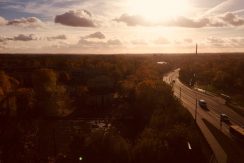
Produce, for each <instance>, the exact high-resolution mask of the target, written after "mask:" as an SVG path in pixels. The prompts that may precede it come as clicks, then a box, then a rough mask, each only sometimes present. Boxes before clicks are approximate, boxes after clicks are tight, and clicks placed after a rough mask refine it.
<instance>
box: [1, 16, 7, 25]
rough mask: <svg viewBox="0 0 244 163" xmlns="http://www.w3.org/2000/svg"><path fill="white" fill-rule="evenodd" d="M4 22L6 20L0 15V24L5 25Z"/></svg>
mask: <svg viewBox="0 0 244 163" xmlns="http://www.w3.org/2000/svg"><path fill="white" fill-rule="evenodd" d="M6 24H7V20H6V19H5V18H3V17H1V16H0V26H2V25H6Z"/></svg>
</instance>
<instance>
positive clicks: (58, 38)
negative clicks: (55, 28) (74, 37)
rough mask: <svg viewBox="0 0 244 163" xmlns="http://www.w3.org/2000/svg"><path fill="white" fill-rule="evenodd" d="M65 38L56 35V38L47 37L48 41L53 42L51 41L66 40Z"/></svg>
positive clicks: (64, 36)
mask: <svg viewBox="0 0 244 163" xmlns="http://www.w3.org/2000/svg"><path fill="white" fill-rule="evenodd" d="M66 39H67V37H66V35H58V36H52V37H47V40H48V41H53V40H66Z"/></svg>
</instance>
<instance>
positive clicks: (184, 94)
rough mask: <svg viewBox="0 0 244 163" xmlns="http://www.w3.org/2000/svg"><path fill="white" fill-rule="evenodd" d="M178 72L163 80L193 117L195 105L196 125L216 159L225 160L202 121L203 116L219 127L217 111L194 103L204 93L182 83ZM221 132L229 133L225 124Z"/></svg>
mask: <svg viewBox="0 0 244 163" xmlns="http://www.w3.org/2000/svg"><path fill="white" fill-rule="evenodd" d="M178 74H179V70H177V71H174V72H172V73H169V74H168V75H167V76H165V77H164V79H163V80H164V81H165V82H166V83H168V84H171V85H172V88H173V91H174V95H175V96H176V97H178V98H179V99H180V100H181V102H182V104H183V106H185V107H186V108H187V109H188V111H189V112H190V113H191V114H192V116H193V117H195V111H196V106H197V120H196V123H197V125H198V126H199V128H200V130H201V132H202V133H203V135H204V137H205V138H206V140H207V141H208V143H209V145H210V147H211V149H212V150H213V152H214V155H215V157H216V159H217V161H218V162H220V163H225V162H227V155H226V153H225V151H224V150H223V148H222V147H221V145H220V144H219V143H218V141H217V140H216V138H215V137H214V136H213V134H212V133H211V132H210V130H209V129H208V127H207V126H206V125H205V123H204V122H203V118H204V119H206V120H207V121H209V122H210V123H211V124H213V125H214V126H215V127H217V128H220V123H219V116H218V113H215V112H213V111H210V110H209V111H206V110H203V109H201V108H200V107H199V106H198V104H197V105H196V99H200V98H203V97H205V98H206V95H201V94H199V93H198V92H196V91H195V90H191V89H190V88H188V87H186V86H185V85H183V84H182V83H181V82H180V81H179V80H178ZM172 81H174V82H172ZM211 107H212V106H211ZM222 132H223V133H224V134H226V135H229V134H228V128H227V127H226V126H222Z"/></svg>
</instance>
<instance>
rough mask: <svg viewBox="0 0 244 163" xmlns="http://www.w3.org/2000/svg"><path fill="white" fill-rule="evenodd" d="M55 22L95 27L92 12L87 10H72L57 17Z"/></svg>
mask: <svg viewBox="0 0 244 163" xmlns="http://www.w3.org/2000/svg"><path fill="white" fill-rule="evenodd" d="M55 23H60V24H63V25H67V26H73V27H95V26H96V25H95V23H94V21H93V20H92V14H91V13H90V12H89V11H87V10H76V11H74V10H71V11H68V12H66V13H64V14H62V15H57V16H56V17H55Z"/></svg>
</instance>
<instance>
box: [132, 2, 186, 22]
mask: <svg viewBox="0 0 244 163" xmlns="http://www.w3.org/2000/svg"><path fill="white" fill-rule="evenodd" d="M189 8H190V6H189V3H188V0H129V1H128V12H129V13H131V14H136V15H140V16H143V17H144V18H146V19H148V20H149V21H164V20H167V19H170V18H173V17H177V16H182V15H184V14H186V13H187V11H188V10H189Z"/></svg>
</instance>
